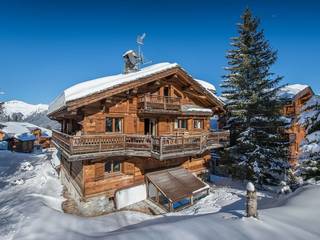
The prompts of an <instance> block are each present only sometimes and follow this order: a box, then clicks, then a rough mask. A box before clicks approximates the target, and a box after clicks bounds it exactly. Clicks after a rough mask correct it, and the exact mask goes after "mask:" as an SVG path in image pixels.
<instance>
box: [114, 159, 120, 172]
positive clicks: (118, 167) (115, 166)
mask: <svg viewBox="0 0 320 240" xmlns="http://www.w3.org/2000/svg"><path fill="white" fill-rule="evenodd" d="M120 170H121V164H120V162H119V161H114V162H113V172H120Z"/></svg>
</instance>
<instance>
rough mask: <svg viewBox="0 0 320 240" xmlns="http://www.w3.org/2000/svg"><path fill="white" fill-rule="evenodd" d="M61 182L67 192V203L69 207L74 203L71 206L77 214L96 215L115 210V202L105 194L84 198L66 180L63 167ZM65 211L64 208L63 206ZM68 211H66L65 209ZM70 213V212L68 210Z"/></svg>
mask: <svg viewBox="0 0 320 240" xmlns="http://www.w3.org/2000/svg"><path fill="white" fill-rule="evenodd" d="M60 179H61V183H62V184H63V185H64V186H65V189H66V191H67V192H68V194H65V196H66V197H67V200H66V201H67V202H68V203H67V204H64V205H68V206H69V208H70V204H72V205H75V206H72V208H76V211H74V212H76V213H77V214H79V215H81V216H98V215H102V214H105V213H110V212H112V211H114V210H115V204H114V201H113V200H110V199H109V198H107V197H106V196H103V195H101V196H96V197H91V198H88V199H84V198H83V197H82V196H80V194H79V193H78V191H77V190H76V189H75V187H74V186H73V184H72V183H71V182H70V181H69V180H68V176H66V173H65V171H64V170H63V168H62V169H61V171H60ZM68 198H70V199H68ZM63 209H64V211H66V208H63ZM66 212H68V211H66ZM70 213H72V212H70Z"/></svg>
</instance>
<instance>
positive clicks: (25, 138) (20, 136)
mask: <svg viewBox="0 0 320 240" xmlns="http://www.w3.org/2000/svg"><path fill="white" fill-rule="evenodd" d="M14 137H15V138H16V139H19V140H20V141H23V142H24V141H34V140H36V136H34V135H33V134H32V133H22V134H15V135H14Z"/></svg>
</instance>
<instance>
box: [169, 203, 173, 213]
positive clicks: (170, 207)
mask: <svg viewBox="0 0 320 240" xmlns="http://www.w3.org/2000/svg"><path fill="white" fill-rule="evenodd" d="M169 212H173V204H172V202H169Z"/></svg>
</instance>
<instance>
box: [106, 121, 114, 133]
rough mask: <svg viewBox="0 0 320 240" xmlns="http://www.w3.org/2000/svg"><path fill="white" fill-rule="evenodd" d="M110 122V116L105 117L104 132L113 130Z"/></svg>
mask: <svg viewBox="0 0 320 240" xmlns="http://www.w3.org/2000/svg"><path fill="white" fill-rule="evenodd" d="M112 122H113V119H112V118H107V119H106V132H113V131H112V130H113V128H112V125H113V124H112Z"/></svg>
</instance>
